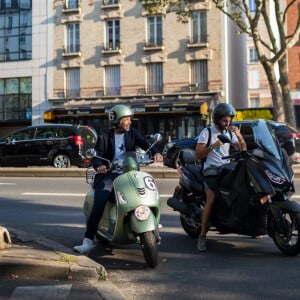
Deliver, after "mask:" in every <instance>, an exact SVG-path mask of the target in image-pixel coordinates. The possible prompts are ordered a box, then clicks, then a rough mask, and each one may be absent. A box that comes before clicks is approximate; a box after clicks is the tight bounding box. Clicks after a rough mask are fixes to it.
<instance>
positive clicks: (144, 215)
mask: <svg viewBox="0 0 300 300" xmlns="http://www.w3.org/2000/svg"><path fill="white" fill-rule="evenodd" d="M150 213H151V210H150V208H149V207H148V206H145V205H141V206H139V207H137V208H136V209H135V211H134V214H135V216H136V218H137V219H138V220H140V221H145V220H147V219H148V218H149V216H150Z"/></svg>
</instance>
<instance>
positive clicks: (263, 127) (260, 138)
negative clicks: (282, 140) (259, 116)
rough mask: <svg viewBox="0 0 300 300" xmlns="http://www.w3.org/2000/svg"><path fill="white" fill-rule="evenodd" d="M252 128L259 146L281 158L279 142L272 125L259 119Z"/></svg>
mask: <svg viewBox="0 0 300 300" xmlns="http://www.w3.org/2000/svg"><path fill="white" fill-rule="evenodd" d="M252 130H253V135H254V140H255V143H256V144H257V146H258V147H259V148H261V149H262V150H263V151H266V152H268V153H269V154H271V155H272V156H274V157H275V158H277V159H280V147H279V143H278V141H277V138H276V136H275V133H274V132H273V129H272V128H271V126H270V125H269V124H267V123H266V122H264V121H261V120H259V121H258V122H255V123H254V124H253V127H252Z"/></svg>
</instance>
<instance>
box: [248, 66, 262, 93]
mask: <svg viewBox="0 0 300 300" xmlns="http://www.w3.org/2000/svg"><path fill="white" fill-rule="evenodd" d="M248 88H249V89H259V71H258V70H251V71H249V73H248Z"/></svg>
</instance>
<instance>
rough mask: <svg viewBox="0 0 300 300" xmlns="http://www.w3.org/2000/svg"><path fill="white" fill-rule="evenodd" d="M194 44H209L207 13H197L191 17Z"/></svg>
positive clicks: (193, 13) (192, 41)
mask: <svg viewBox="0 0 300 300" xmlns="http://www.w3.org/2000/svg"><path fill="white" fill-rule="evenodd" d="M190 42H191V43H192V44H200V43H206V42H207V21H206V11H197V12H196V11H195V12H192V15H191V41H190Z"/></svg>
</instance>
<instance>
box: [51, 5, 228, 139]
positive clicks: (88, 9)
mask: <svg viewBox="0 0 300 300" xmlns="http://www.w3.org/2000/svg"><path fill="white" fill-rule="evenodd" d="M54 10H55V12H54V15H55V19H54V36H55V39H54V60H55V67H54V70H53V75H54V77H53V78H54V81H53V97H50V98H49V103H50V104H51V106H52V109H51V110H49V111H48V112H47V113H46V114H45V116H46V118H47V120H48V121H53V120H54V121H56V122H72V123H86V124H91V125H93V126H94V127H95V128H96V129H97V131H99V132H100V131H102V130H104V129H105V128H107V126H108V122H107V111H108V110H109V109H110V108H111V107H112V106H113V105H114V104H117V103H123V104H128V105H130V106H131V107H132V109H133V110H134V111H135V118H134V122H135V125H136V126H137V127H138V128H139V129H140V130H141V131H142V132H143V133H145V134H147V133H153V132H158V131H159V132H163V133H164V134H165V136H166V137H167V138H168V139H171V138H175V137H176V138H185V137H192V136H195V135H196V134H197V133H198V132H199V131H200V129H201V127H202V126H203V125H204V122H205V120H206V119H205V117H206V116H205V115H204V114H203V112H206V110H207V108H211V107H213V105H214V104H215V103H216V102H219V101H221V100H224V99H223V98H222V97H223V90H224V83H223V81H224V74H223V67H222V61H223V60H224V57H223V56H224V53H223V52H222V50H221V49H222V42H223V41H222V30H221V28H222V18H223V16H222V15H221V14H220V12H219V11H218V10H217V9H216V8H215V7H214V5H212V3H211V1H195V2H193V13H192V15H191V18H190V20H189V22H188V23H186V24H183V23H179V22H178V21H177V19H176V15H175V13H170V14H165V13H164V12H159V13H158V14H156V15H150V14H149V13H148V11H147V10H146V9H145V8H144V7H143V4H141V3H140V2H138V1H122V0H120V1H119V0H103V1H76V0H75V1H74V0H73V1H71V0H68V1H57V2H56V3H55V9H54Z"/></svg>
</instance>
